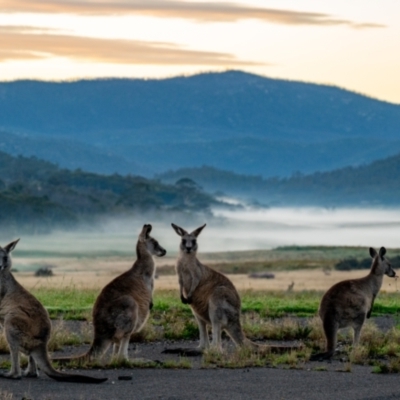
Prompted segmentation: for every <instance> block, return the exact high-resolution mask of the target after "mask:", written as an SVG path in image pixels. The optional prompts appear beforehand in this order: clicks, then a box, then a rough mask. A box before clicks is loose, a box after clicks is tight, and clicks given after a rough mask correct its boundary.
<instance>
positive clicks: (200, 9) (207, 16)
mask: <svg viewBox="0 0 400 400" xmlns="http://www.w3.org/2000/svg"><path fill="white" fill-rule="evenodd" d="M0 12H2V13H17V12H21V13H26V12H33V13H58V14H62V13H64V14H76V15H142V16H143V15H145V16H152V17H159V18H182V19H190V20H195V21H198V22H235V21H239V20H245V19H257V20H261V21H265V22H270V23H276V24H285V25H321V26H332V25H347V26H349V27H352V28H358V29H366V28H381V27H384V25H381V24H375V23H370V22H366V23H356V22H354V21H350V20H346V19H338V18H335V17H333V16H331V15H329V14H324V13H313V12H302V11H290V10H279V9H271V8H262V7H251V6H248V5H245V4H240V3H222V2H206V3H204V2H196V1H193V2H192V1H190V2H188V1H177V0H145V1H143V0H129V1H128V0H120V1H115V2H114V1H99V0H97V1H95V0H94V1H74V0H72V1H70V0H68V1H66V0H37V1H32V0H0Z"/></svg>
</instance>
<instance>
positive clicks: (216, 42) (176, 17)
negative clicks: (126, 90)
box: [0, 0, 400, 103]
mask: <svg viewBox="0 0 400 400" xmlns="http://www.w3.org/2000/svg"><path fill="white" fill-rule="evenodd" d="M399 48H400V1H399V0H380V1H377V0H351V1H349V0H334V1H333V0H318V1H317V0H279V1H278V0H272V1H269V0H232V1H225V0H219V1H213V2H211V1H203V0H196V1H181V0H113V1H112V0H90V1H89V0H88V1H75V0H35V1H32V0H0V80H13V79H20V78H38V79H46V80H69V79H76V78H90V77H111V76H113V77H145V78H152V77H160V78H161V77H169V76H175V75H180V74H193V73H196V72H202V71H210V70H211V71H224V70H227V69H241V70H245V71H249V72H254V73H257V74H260V75H264V76H269V77H276V78H284V79H291V80H302V81H308V82H315V83H326V84H333V85H337V86H340V87H344V88H347V89H350V90H354V91H357V92H359V93H362V94H367V95H369V96H372V97H376V98H379V99H382V100H387V101H391V102H395V103H400V73H399V71H400V51H399Z"/></svg>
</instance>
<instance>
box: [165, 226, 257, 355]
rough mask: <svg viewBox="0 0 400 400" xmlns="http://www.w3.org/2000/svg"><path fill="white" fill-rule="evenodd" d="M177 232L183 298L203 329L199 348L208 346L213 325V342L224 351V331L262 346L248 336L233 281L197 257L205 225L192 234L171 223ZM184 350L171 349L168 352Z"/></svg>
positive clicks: (240, 340)
mask: <svg viewBox="0 0 400 400" xmlns="http://www.w3.org/2000/svg"><path fill="white" fill-rule="evenodd" d="M171 225H172V227H173V229H174V230H175V232H176V233H177V234H178V235H179V236H181V238H182V240H181V244H180V255H179V257H178V261H177V265H176V271H177V274H178V278H179V290H180V297H181V301H182V303H184V304H189V305H190V307H191V309H192V311H193V314H194V316H195V318H196V321H197V324H198V326H199V331H200V343H199V347H198V350H199V352H201V351H202V350H204V349H206V348H208V347H209V345H210V344H209V339H208V333H207V325H211V327H212V343H211V345H212V346H213V347H215V348H216V349H218V350H222V346H221V333H222V330H226V332H227V333H228V334H229V336H230V337H231V338H232V340H233V341H234V343H235V344H236V345H237V346H242V345H250V346H252V347H254V348H258V347H259V346H258V345H257V344H256V343H254V342H252V341H250V340H249V339H247V338H246V337H245V335H244V333H243V331H242V327H241V324H240V309H241V301H240V297H239V294H238V292H237V290H236V288H235V286H234V285H233V283H232V282H231V281H230V280H229V279H228V278H227V277H226V276H225V275H223V274H221V273H219V272H217V271H215V270H214V269H212V268H210V267H208V266H207V265H204V264H202V263H201V262H200V261H199V260H198V259H197V257H196V253H197V237H198V236H199V234H200V232H201V231H202V230H203V228H204V227H205V226H206V225H205V224H204V225H203V226H201V227H199V228H197V229H195V230H194V231H193V232H192V233H188V232H186V231H185V230H184V229H183V228H180V227H179V226H177V225H175V224H171ZM179 350H181V351H184V350H183V349H170V350H166V351H165V352H175V351H179Z"/></svg>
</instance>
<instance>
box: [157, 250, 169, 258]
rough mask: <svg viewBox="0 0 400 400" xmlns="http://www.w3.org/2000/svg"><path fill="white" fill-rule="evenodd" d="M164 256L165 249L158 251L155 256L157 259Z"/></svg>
mask: <svg viewBox="0 0 400 400" xmlns="http://www.w3.org/2000/svg"><path fill="white" fill-rule="evenodd" d="M166 254H167V250H165V249H160V250H159V251H158V254H157V256H158V257H164V256H165V255H166Z"/></svg>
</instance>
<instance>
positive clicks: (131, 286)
mask: <svg viewBox="0 0 400 400" xmlns="http://www.w3.org/2000/svg"><path fill="white" fill-rule="evenodd" d="M151 229H152V227H151V225H144V226H143V229H142V232H141V233H140V235H139V239H138V241H137V245H136V254H137V260H136V261H135V263H134V264H133V266H132V268H131V269H129V270H128V271H126V272H125V273H123V274H121V275H119V276H118V277H116V278H115V279H114V280H112V281H111V282H110V283H109V284H108V285H106V286H105V287H104V288H103V290H102V291H101V293H100V294H99V296H98V297H97V300H96V302H95V304H94V307H93V328H94V339H93V342H92V345H91V347H90V349H89V350H88V352H87V353H85V354H82V355H80V356H75V357H63V358H54V359H53V360H55V361H59V362H65V361H70V360H78V361H85V360H90V359H91V358H92V357H101V356H102V355H103V354H104V353H105V352H106V351H107V349H108V348H109V346H110V345H111V343H114V348H113V355H115V356H117V359H118V360H128V346H129V339H130V337H131V335H132V333H134V332H139V331H140V330H141V329H142V328H143V326H144V325H145V323H146V321H147V319H148V318H149V315H150V309H151V308H152V306H153V302H152V296H153V287H154V274H155V265H154V260H153V256H154V255H155V256H159V257H162V256H164V255H165V254H166V253H167V252H166V251H165V250H164V249H163V248H162V247H161V246H160V245H159V244H158V242H157V240H155V239H154V238H152V237H151V236H150V232H151Z"/></svg>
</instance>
